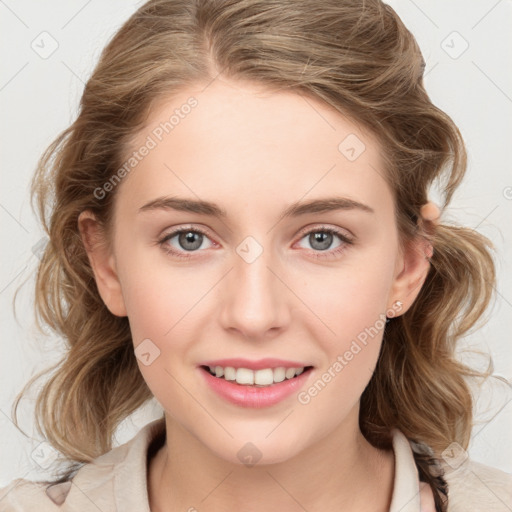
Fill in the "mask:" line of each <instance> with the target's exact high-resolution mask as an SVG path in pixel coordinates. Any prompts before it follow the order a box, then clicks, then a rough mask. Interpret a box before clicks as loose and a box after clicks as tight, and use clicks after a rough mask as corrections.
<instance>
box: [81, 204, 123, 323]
mask: <svg viewBox="0 0 512 512" xmlns="http://www.w3.org/2000/svg"><path fill="white" fill-rule="evenodd" d="M78 229H79V231H80V236H81V238H82V243H83V244H84V247H85V251H86V252H87V256H88V258H89V263H90V264H91V267H92V270H93V273H94V279H95V280H96V286H97V287H98V291H99V293H100V296H101V298H102V300H103V302H104V303H105V305H106V306H107V308H108V309H109V311H110V312H111V313H112V314H113V315H116V316H121V317H122V316H127V313H126V307H125V304H124V299H123V294H122V291H121V283H120V282H119V278H118V276H117V271H116V265H115V258H114V255H113V253H112V250H111V248H110V244H109V243H107V239H106V235H105V232H104V229H103V228H102V226H101V224H100V223H99V221H98V220H97V219H96V217H95V215H94V214H93V213H92V212H91V211H89V210H85V211H83V212H82V213H81V214H80V215H79V217H78Z"/></svg>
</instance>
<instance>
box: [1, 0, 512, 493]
mask: <svg viewBox="0 0 512 512" xmlns="http://www.w3.org/2000/svg"><path fill="white" fill-rule="evenodd" d="M142 3H143V2H140V1H139V2H135V1H130V0H110V1H109V2H100V1H99V0H89V1H86V0H72V1H69V0H68V1H64V0H52V1H46V2H36V1H34V0H31V1H23V0H20V1H16V2H15V1H14V0H0V38H1V41H2V46H1V48H2V50H1V51H2V67H1V71H0V105H1V109H2V117H1V141H2V144H1V155H0V157H1V164H2V165H1V179H2V186H1V189H0V226H1V247H2V263H1V266H0V301H1V309H0V312H1V325H2V328H1V333H2V337H1V340H0V347H1V353H2V357H1V359H0V364H1V367H0V376H1V377H0V378H1V385H0V434H1V435H0V449H1V452H0V460H2V461H3V464H2V466H1V468H0V486H4V485H7V484H8V483H9V482H10V481H11V480H12V479H14V478H26V479H32V480H34V479H38V478H44V477H46V475H47V473H46V469H47V464H39V463H38V462H37V461H36V457H34V453H35V450H41V449H43V450H46V451H45V453H46V454H47V456H46V458H45V460H47V461H50V460H51V457H52V454H51V450H50V448H49V447H48V446H47V445H45V444H44V443H43V445H41V444H40V443H41V442H42V439H40V438H39V437H38V436H37V433H36V431H35V428H34V426H33V419H32V409H31V408H32V407H33V398H34V395H35V391H37V387H35V388H34V390H33V392H32V393H31V395H29V399H27V400H25V401H23V402H22V406H21V410H22V414H21V420H22V422H21V425H22V428H23V429H24V430H25V432H27V434H28V435H29V437H28V438H27V437H25V436H23V435H22V434H21V433H20V432H19V431H18V430H17V429H16V428H15V426H14V425H13V424H12V422H11V415H10V410H11V404H12V401H13V399H14V397H15V395H16V394H17V392H18V391H19V390H20V389H21V387H22V385H23V384H24V383H25V382H26V381H27V380H28V379H29V377H30V376H32V375H34V374H35V373H37V372H39V371H40V370H42V369H43V368H44V367H47V366H50V364H53V363H54V362H56V361H57V360H58V359H59V357H60V355H61V352H60V350H61V348H62V340H57V339H53V338H43V337H41V336H39V335H38V334H37V332H36V331H35V328H34V323H33V313H32V300H33V278H34V272H35V270H36V268H37V263H38V257H37V249H38V247H39V246H38V242H40V240H41V238H42V236H43V233H42V230H41V228H40V226H39V225H38V223H37V221H36V218H35V216H34V214H33V212H32V210H31V207H30V203H29V195H28V187H29V182H30V179H31V176H32V173H33V171H34V169H35V165H36V161H37V159H38V158H39V156H40V154H41V153H42V152H43V150H44V149H45V148H46V147H47V145H48V144H49V143H50V142H51V141H52V140H53V139H54V138H55V137H56V136H57V135H58V133H59V132H60V131H61V130H63V129H64V128H66V127H67V126H68V125H69V124H70V123H71V122H72V121H73V120H74V118H75V116H76V113H77V106H78V102H79V99H80V95H81V92H82V90H83V85H84V82H85V81H86V80H87V78H88V76H89V75H90V73H91V71H92V69H93V67H94V65H95V64H96V62H97V59H98V57H99V54H100V51H101V50H102V48H103V47H104V45H105V44H106V42H107V40H108V39H109V38H110V37H111V36H112V35H113V33H114V32H115V30H116V29H117V28H118V27H119V26H120V25H121V24H122V23H123V22H124V21H125V20H126V19H127V18H128V17H129V16H130V15H131V14H132V13H133V12H134V11H135V10H136V9H137V8H138V7H139V6H140V5H141V4H142ZM388 3H390V4H391V5H392V6H393V7H394V8H395V10H396V11H397V12H398V14H399V15H400V16H401V18H402V20H403V21H404V23H405V24H406V26H407V27H408V28H409V29H410V30H411V32H412V33H413V34H414V35H415V36H416V38H417V40H418V43H419V44H420V47H421V49H422V52H423V55H424V58H425V61H426V77H425V85H426V88H427V91H428V93H429V95H430V97H431V99H432V100H433V102H434V103H435V104H436V105H438V106H439V107H440V108H442V109H443V110H445V111H446V112H447V113H448V114H449V115H450V116H451V117H452V118H453V119H454V121H455V122H456V123H457V124H458V126H459V128H460V129H461V132H462V134H463V136H464V138H465V140H466V143H467V148H468V152H469V169H468V173H467V176H466V179H465V182H464V183H463V185H462V186H461V187H460V189H459V190H458V193H457V194H456V197H455V198H454V201H453V203H452V205H451V207H449V208H448V209H447V210H446V211H445V212H444V213H443V219H444V220H450V221H456V222H458V223H461V224H463V225H466V226H469V227H472V228H474V229H476V230H478V231H479V232H481V233H483V234H485V235H487V236H488V237H490V238H491V239H492V241H493V242H494V244H495V247H496V253H497V258H496V260H497V265H498V286H497V290H496V292H497V293H496V301H495V303H494V306H493V308H492V310H491V311H490V312H489V315H488V317H489V322H488V323H487V324H486V325H485V326H484V327H482V328H481V329H479V330H477V331H476V332H474V333H472V334H471V335H470V336H468V337H467V338H465V339H464V340H463V341H462V342H461V352H460V357H461V358H462V359H463V360H464V361H468V362H472V363H473V364H475V365H476V366H478V367H479V368H482V367H485V360H481V359H478V358H476V357H475V356H472V355H471V354H468V353H463V352H462V349H467V348H472V349H477V350H482V351H484V352H487V353H489V354H491V356H492V357H493V359H494V364H495V373H496V374H497V375H501V376H503V377H505V378H507V379H508V380H509V382H510V381H511V377H512V370H511V368H512V345H511V335H510V333H511V331H512V320H511V318H512V268H511V240H512V222H511V221H510V219H512V217H511V214H512V173H511V163H512V157H511V152H510V143H511V142H512V138H511V133H512V117H511V113H512V72H511V67H510V62H512V45H511V36H510V26H512V2H511V1H510V0H498V1H497V0H479V1H468V0H435V1H434V0H416V1H413V0H393V1H390V2H388ZM433 198H434V199H436V197H435V191H433ZM20 286H21V288H20V292H19V299H18V321H16V320H15V318H14V314H13V308H12V301H13V295H14V292H15V290H16V288H17V287H20ZM475 393H476V396H477V397H478V400H477V405H478V407H477V420H478V421H479V422H482V421H487V420H489V421H488V422H487V423H478V424H477V425H476V426H475V428H474V430H473V436H472V440H471V444H470V447H469V450H468V453H469V456H470V457H471V458H473V459H475V460H478V461H480V462H483V463H485V464H488V465H491V466H495V467H497V468H500V469H502V470H505V471H508V472H512V442H511V435H510V431H511V426H512V392H511V390H510V387H507V386H506V385H504V384H500V383H499V382H490V383H489V384H487V385H486V386H484V388H483V389H482V390H481V391H479V392H477V391H475ZM160 414H161V408H160V406H159V404H158V403H157V402H156V401H155V400H153V401H151V402H150V403H149V404H148V406H147V407H145V408H143V409H141V410H139V411H137V412H136V413H135V414H134V415H133V416H132V417H130V418H128V419H127V420H126V421H125V422H124V423H123V424H122V425H121V427H120V428H119V430H118V432H117V435H116V443H115V444H120V443H122V442H125V441H127V440H128V439H130V438H131V437H132V436H133V435H134V434H135V433H136V432H137V431H138V430H139V428H140V427H142V426H143V425H144V424H146V423H147V422H149V421H151V420H152V419H154V418H156V417H158V416H160Z"/></svg>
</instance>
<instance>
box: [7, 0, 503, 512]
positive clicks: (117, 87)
mask: <svg viewBox="0 0 512 512" xmlns="http://www.w3.org/2000/svg"><path fill="white" fill-rule="evenodd" d="M424 68H425V62H424V60H423V58H422V55H421V52H420V49H419V47H418V45H417V43H416V41H415V39H414V37H413V36H412V34H411V33H410V32H409V31H408V30H407V29H406V27H405V26H404V24H403V23H402V21H401V20H400V18H399V17H398V16H397V14H396V13H395V12H394V10H393V9H392V8H391V7H389V6H388V5H386V4H384V3H382V2H381V1H379V0H364V1H361V0H314V1H313V0H279V1H276V0H223V1H220V0H151V1H149V2H147V3H146V4H145V5H143V6H142V7H141V8H140V9H139V10H138V11H137V12H135V13H134V14H133V15H132V16H131V17H130V18H129V19H128V21H126V23H125V24H124V25H123V26H122V27H121V28H120V30H119V31H118V32H117V33H116V34H115V35H114V37H113V38H112V39H111V41H110V42H109V43H108V45H107V46H106V47H105V49H104V50H103V52H102V54H101V57H100V60H99V63H98V64H97V66H96V68H95V70H94V72H93V74H92V76H91V77H90V78H89V80H88V81H87V84H86V86H85V89H84V92H83V95H82V98H81V101H80V109H79V113H78V116H77V118H76V120H75V121H74V123H73V124H72V125H71V126H70V127H69V128H67V129H66V130H65V131H64V132H62V133H61V134H60V135H59V136H58V138H57V139H56V140H55V141H54V142H53V143H52V144H51V145H50V146H49V148H48V149H47V150H46V152H45V153H44V154H43V156H42V157H41V159H40V162H39V165H38V169H37V171H36V174H35V177H34V180H33V184H32V193H33V200H34V203H35V204H36V206H37V210H38V214H39V216H40V218H41V221H42V223H43V225H44V228H45V230H46V233H47V235H48V239H49V242H48V244H47V247H46V249H45V251H44V254H43V256H42V259H41V262H40V265H39V269H38V273H37V282H36V301H35V307H36V318H37V321H38V323H39V325H41V324H42V323H44V324H47V325H48V326H49V327H50V328H51V329H52V330H54V331H55V332H56V333H57V334H58V335H60V336H61V337H63V338H64V339H65V340H66V343H67V350H66V353H65V355H64V357H63V358H62V360H61V361H60V362H59V363H58V364H57V365H56V366H55V367H53V368H52V369H50V370H54V371H53V373H52V375H51V378H49V379H48V381H47V382H46V384H45V385H44V387H43V388H42V390H41V392H40V394H39V396H38V399H37V403H36V424H37V428H38V430H39V432H40V433H41V434H43V435H44V436H45V437H46V438H47V439H48V440H49V442H50V443H51V444H52V445H53V446H54V447H55V448H56V449H58V450H59V451H60V452H61V453H62V454H63V455H64V456H65V457H66V458H67V459H68V460H69V461H74V462H75V463H78V464H80V463H82V464H83V463H86V462H89V461H91V460H92V459H93V458H95V457H97V456H98V455H100V454H102V453H104V452H106V451H108V450H110V449H111V448H112V438H113V434H114V432H115V430H116V428H117V426H118V425H119V424H120V422H121V421H122V420H123V419H125V418H126V417H128V416H129V415H130V414H131V413H132V412H134V411H135V410H136V409H138V408H139V407H140V406H141V405H142V404H144V402H146V401H147V400H148V399H150V398H152V394H151V392H150V390H149V388H148V387H147V385H146V383H145V381H144V379H143V378H142V376H141V373H140V371H139V369H138V366H137V363H136V359H135V356H134V350H133V345H132V340H131V335H130V328H129V324H128V319H127V318H119V317H116V316H114V315H112V314H111V313H110V312H109V310H108V309H107V307H106V306H105V304H104V303H103V301H102V299H101V298H100V295H99V293H98V290H97V288H96V284H95V280H94V276H93V273H92V270H91V267H90V264H89V261H88V258H87V255H86V252H85V250H84V247H83V244H82V241H81V238H80V236H79V232H78V227H77V219H78V216H79V214H80V213H81V212H82V211H83V210H86V209H89V210H91V211H92V212H93V213H94V214H95V215H96V217H97V218H98V219H99V220H100V221H101V223H102V224H103V225H104V226H105V228H108V227H109V226H110V225H111V220H112V219H111V214H112V206H113V201H114V199H115V196H116V189H114V190H113V191H112V192H111V193H109V194H107V195H106V196H105V197H103V198H101V199H98V198H97V197H96V196H95V194H94V191H95V190H96V189H98V188H99V187H102V186H103V185H104V184H105V183H106V182H107V181H108V180H109V179H110V178H111V177H112V176H113V175H114V173H115V172H116V170H118V169H119V167H120V166H121V165H122V163H123V162H124V161H125V159H126V155H127V154H128V153H129V151H130V141H131V140H132V139H133V136H134V135H135V134H136V133H138V131H139V130H140V129H141V128H142V127H143V126H144V124H145V122H146V121H147V119H148V115H149V113H150V112H151V108H152V107H153V106H154V105H155V104H156V102H158V101H159V100H162V99H169V98H170V97H172V95H173V93H175V92H177V91H181V90H184V89H186V87H187V86H188V85H192V84H196V83H205V84H206V83H208V82H210V81H212V80H214V79H215V78H216V76H217V75H218V74H219V73H221V72H222V73H223V74H224V75H225V76H227V77H230V78H232V79H235V80H247V81H251V82H256V83H259V84H263V85H265V86H267V87H268V88H269V89H270V90H275V91H289V92H293V93H297V94H301V95H304V96H308V97H311V98H315V99H316V100H319V101H321V102H324V104H325V105H329V106H331V107H333V108H334V109H336V110H337V111H339V112H340V113H341V114H343V115H345V116H348V117H349V118H350V119H352V120H353V121H354V122H356V123H358V124H360V125H362V126H364V127H365V128H366V129H368V130H370V131H371V132H372V133H373V134H374V135H375V136H376V137H377V138H378V140H379V142H380V144H381V148H382V152H383V156H384V158H385V160H386V162H387V168H386V169H385V171H386V176H385V177H386V179H387V180H388V181H389V183H390V184H391V186H392V190H393V191H394V199H395V209H396V221H397V226H398V229H399V232H400V237H401V241H402V243H404V244H405V243H407V241H410V240H411V239H414V238H415V237H418V236H422V237H426V238H427V239H428V240H430V241H431V243H432V244H433V247H434V253H433V256H432V258H431V268H430V271H429V273H428V276H427V279H426V282H425V284H424V286H423V288H422V290H421V292H420V294H419V296H418V297H417V299H416V301H415V302H414V304H413V306H412V307H411V308H410V309H409V310H408V311H407V312H406V313H405V314H404V315H402V316H400V317H397V318H394V319H392V320H391V321H390V323H389V324H388V326H387V327H386V330H385V334H384V340H383V345H382V350H381V354H380V358H379V361H378V363H377V367H376V369H375V372H374V374H373V376H372V378H371V380H370V382H369V384H368V386H367V388H366V389H365V390H364V392H363V394H362V397H361V408H360V427H361V430H362V432H363V434H364V435H365V437H366V438H367V439H368V440H369V441H370V442H371V443H372V444H373V445H374V446H377V447H383V448H389V447H390V443H391V440H390V430H391V429H392V428H393V427H396V428H398V429H400V430H401V431H402V432H403V433H404V434H405V435H406V436H407V437H408V438H409V439H410V440H412V441H414V442H417V443H420V444H421V443H424V444H425V445H427V446H428V447H430V448H431V450H432V454H433V456H434V457H440V454H441V452H442V451H443V450H444V449H445V448H446V447H447V446H448V445H449V444H450V443H452V442H453V441H456V442H458V443H459V444H460V445H461V446H462V447H463V448H467V446H468V443H469V440H470V435H471V428H472V422H473V412H474V410H473V406H474V404H473V401H472V396H471V392H470V388H469V387H468V384H467V378H469V377H473V378H486V377H488V376H489V375H491V373H492V360H491V364H490V366H488V368H487V370H486V371H485V372H480V371H477V370H476V369H472V368H470V367H469V366H466V365H464V364H462V363H461V362H460V361H458V360H457V358H456V357H455V348H456V344H457V341H458V340H459V338H461V337H462V336H463V335H464V334H466V333H467V332H468V331H469V330H470V329H471V328H473V327H474V326H475V324H476V323H477V320H479V319H480V318H481V317H482V314H483V313H484V311H485V310H486V308H487V306H488V304H489V301H490V299H491V297H492V290H493V285H494V281H495V270H494V268H495V267H494V263H493V258H492V255H491V250H492V247H491V244H490V242H489V241H488V240H487V238H485V237H484V236H482V235H481V234H479V233H477V232H476V231H474V230H472V229H467V228H464V227H457V226H455V225H448V224H447V223H441V224H439V225H437V226H436V225H435V224H433V223H429V222H423V221H422V219H421V218H420V215H419V211H420V208H421V206H422V205H423V204H425V203H426V202H427V200H428V194H429V190H430V188H431V186H432V184H433V183H441V188H442V190H443V192H444V197H443V205H442V206H443V207H444V206H446V205H447V204H449V202H450V200H451V198H452V195H453V193H454V191H455V189H456V187H457V186H458V185H459V183H460V182H461V180H462V178H463V176H464V173H465V170H466V150H465V147H464V142H463V139H462V137H461V134H460V132H459V130H458V129H457V127H456V126H455V124H454V123H453V121H452V120H451V118H450V117H449V116H448V115H447V114H446V113H444V112H443V111H441V110H440V109H439V108H437V107H436V106H435V105H434V104H433V103H432V102H431V100H430V99H429V96H428V95H427V92H426V91H425V87H424V83H423V74H424ZM131 149H132V150H133V148H131ZM50 370H47V371H50ZM45 373H46V372H44V373H43V374H45ZM43 374H39V375H37V376H36V377H35V378H34V379H37V378H39V377H40V376H41V375H43ZM34 379H32V381H30V382H29V383H28V384H27V386H29V385H31V383H32V382H33V380H34ZM25 389H26V386H25V388H24V389H23V390H22V392H21V393H20V395H18V397H17V399H16V402H15V404H14V413H15V415H16V408H17V405H18V401H19V399H20V398H21V396H22V395H23V394H24V392H25ZM427 459H428V457H426V456H421V455H419V454H418V455H417V464H418V468H419V471H420V477H421V478H422V479H423V480H425V481H428V482H429V483H430V484H431V485H433V487H434V490H435V491H436V492H435V499H436V506H437V508H438V510H445V507H446V503H445V501H446V500H444V499H442V498H443V496H441V495H442V494H443V488H444V490H446V488H445V486H444V484H445V482H444V481H442V478H441V479H440V481H437V480H436V478H437V477H436V476H434V475H432V474H431V472H430V471H429V469H428V463H427V462H425V461H426V460H427ZM75 469H76V468H75ZM70 474H71V472H70V471H69V472H68V473H67V474H66V475H65V476H64V477H63V479H65V478H67V477H68V476H69V475H70ZM61 480H62V479H61ZM443 486H444V487H443Z"/></svg>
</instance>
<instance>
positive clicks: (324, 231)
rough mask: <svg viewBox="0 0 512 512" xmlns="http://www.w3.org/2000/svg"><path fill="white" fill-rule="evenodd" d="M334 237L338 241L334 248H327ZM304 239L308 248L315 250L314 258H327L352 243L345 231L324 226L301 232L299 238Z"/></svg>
mask: <svg viewBox="0 0 512 512" xmlns="http://www.w3.org/2000/svg"><path fill="white" fill-rule="evenodd" d="M335 238H338V239H339V240H340V243H339V244H338V245H337V246H336V247H335V248H334V249H332V250H329V247H331V245H332V243H333V240H335ZM304 239H305V240H307V242H308V243H309V245H310V248H311V249H312V250H314V251H315V253H314V257H315V258H328V257H331V256H336V255H338V254H340V253H341V252H342V251H344V250H345V249H346V248H347V246H348V245H352V244H353V243H354V240H353V239H352V237H350V236H349V235H347V234H346V233H345V232H342V231H341V230H338V229H335V228H329V227H325V226H322V227H319V228H315V229H310V230H309V231H306V232H305V233H304V232H303V233H302V238H301V240H304ZM322 253H324V254H322Z"/></svg>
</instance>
